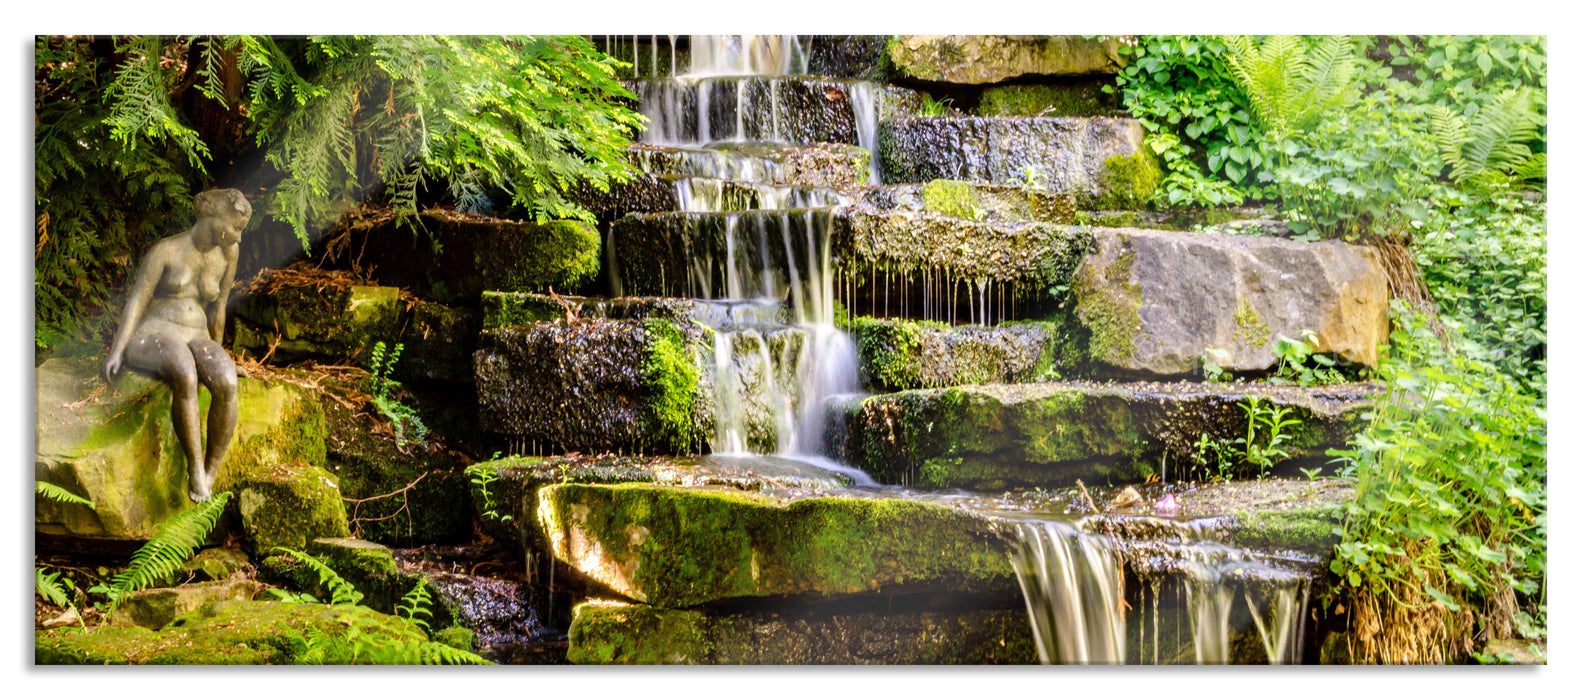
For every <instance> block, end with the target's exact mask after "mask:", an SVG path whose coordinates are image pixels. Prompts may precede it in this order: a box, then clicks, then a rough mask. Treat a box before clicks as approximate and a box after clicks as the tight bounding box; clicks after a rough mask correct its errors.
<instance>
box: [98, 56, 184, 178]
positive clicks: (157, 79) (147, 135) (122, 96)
mask: <svg viewBox="0 0 1582 700" xmlns="http://www.w3.org/2000/svg"><path fill="white" fill-rule="evenodd" d="M161 47H162V44H161V40H160V38H159V37H139V38H137V39H135V40H133V42H132V43H131V44H129V45H128V47H127V59H126V62H125V63H123V64H122V65H121V68H120V70H118V71H116V74H115V79H114V80H113V81H112V82H111V83H110V85H109V86H108V87H107V88H105V97H106V99H107V100H108V101H109V103H110V105H111V110H110V116H108V117H106V118H105V120H104V123H105V124H106V125H108V126H109V127H110V136H111V137H112V138H114V139H115V140H116V141H119V142H120V143H121V145H122V146H123V147H124V148H126V150H128V151H132V150H135V149H136V148H137V144H138V142H139V141H140V140H142V139H148V140H150V141H162V140H165V139H169V140H171V141H174V142H175V143H176V145H178V146H180V147H181V150H182V152H183V153H185V154H186V156H187V161H188V163H189V164H190V165H192V167H193V168H195V169H197V170H198V171H199V172H202V171H203V160H204V159H206V158H208V157H209V147H208V146H207V145H205V144H204V143H203V139H201V138H199V137H198V132H197V131H196V130H194V129H193V128H191V127H189V126H187V125H186V124H183V123H182V122H181V117H180V115H178V114H177V113H176V108H175V107H174V106H172V105H171V104H170V86H169V85H168V84H167V82H166V78H165V73H164V70H163V69H162V68H161V67H160V60H159V59H160V53H161Z"/></svg>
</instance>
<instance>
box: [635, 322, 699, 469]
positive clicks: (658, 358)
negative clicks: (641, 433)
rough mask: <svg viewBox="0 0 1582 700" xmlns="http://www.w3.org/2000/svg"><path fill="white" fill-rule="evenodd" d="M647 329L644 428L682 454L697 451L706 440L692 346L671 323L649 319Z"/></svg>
mask: <svg viewBox="0 0 1582 700" xmlns="http://www.w3.org/2000/svg"><path fill="white" fill-rule="evenodd" d="M643 330H644V331H645V332H646V333H647V334H648V337H649V339H650V344H649V353H648V357H647V358H646V359H645V360H644V362H643V386H644V387H646V388H647V389H648V393H649V402H650V412H649V414H648V415H647V416H646V417H645V419H644V420H645V423H646V425H645V426H644V428H645V430H646V431H647V433H648V434H649V435H652V436H654V437H655V438H656V439H657V440H658V441H659V443H660V444H661V445H666V446H669V448H670V449H673V450H676V451H677V452H678V453H680V454H685V453H687V452H690V451H692V450H694V449H696V448H697V447H698V446H700V445H701V444H702V443H703V441H704V440H705V439H706V438H705V436H704V435H703V434H702V431H701V430H699V429H698V428H697V424H696V421H695V420H694V419H693V415H694V413H695V411H696V410H697V401H698V366H697V362H696V359H695V358H694V356H693V350H692V348H691V344H690V343H689V342H688V340H687V338H686V335H685V334H684V333H682V331H681V329H680V328H678V327H677V326H676V324H675V323H673V322H671V321H666V320H662V319H648V320H646V321H643Z"/></svg>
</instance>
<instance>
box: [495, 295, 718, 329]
mask: <svg viewBox="0 0 1582 700" xmlns="http://www.w3.org/2000/svg"><path fill="white" fill-rule="evenodd" d="M699 306H700V303H699V302H698V301H696V300H692V299H675V298H669V297H620V298H617V299H605V298H602V297H579V296H558V297H552V296H550V295H548V294H533V293H531V292H484V293H483V327H484V329H486V330H493V329H496V328H504V327H506V326H528V325H532V324H535V323H545V322H553V321H562V320H565V319H566V315H567V314H571V315H572V316H573V317H575V318H607V319H618V320H627V321H642V320H645V319H649V318H659V319H665V320H669V321H675V322H688V321H691V320H692V319H693V318H694V317H695V316H696V315H697V314H698V312H699Z"/></svg>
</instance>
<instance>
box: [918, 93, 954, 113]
mask: <svg viewBox="0 0 1582 700" xmlns="http://www.w3.org/2000/svg"><path fill="white" fill-rule="evenodd" d="M955 111H956V110H955V109H953V108H952V107H951V106H950V98H949V97H946V98H944V99H941V100H936V99H934V96H933V95H930V94H928V93H926V92H925V93H923V106H922V107H921V108H919V109H918V112H917V113H918V114H921V115H922V116H925V117H948V116H950V115H951V114H952V113H953V112H955Z"/></svg>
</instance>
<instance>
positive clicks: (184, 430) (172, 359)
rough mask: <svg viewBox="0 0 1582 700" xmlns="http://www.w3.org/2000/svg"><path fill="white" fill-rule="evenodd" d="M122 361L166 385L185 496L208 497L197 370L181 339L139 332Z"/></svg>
mask: <svg viewBox="0 0 1582 700" xmlns="http://www.w3.org/2000/svg"><path fill="white" fill-rule="evenodd" d="M126 361H127V363H128V364H130V365H131V366H133V367H136V368H138V369H142V370H146V371H150V372H154V373H155V374H158V375H159V378H160V379H161V380H163V381H164V382H165V384H166V385H167V386H169V387H170V422H171V424H172V425H173V426H174V427H175V429H176V440H177V441H178V442H180V443H181V451H182V452H184V453H186V455H187V497H188V498H191V499H192V501H193V502H194V503H202V502H203V501H207V500H209V495H210V493H209V488H208V483H207V482H206V481H205V480H204V478H203V424H202V423H201V422H200V421H199V419H198V371H197V367H196V365H195V363H194V362H193V357H192V351H191V350H189V349H188V348H187V342H186V340H185V339H181V338H177V337H174V336H172V335H170V334H167V333H158V332H139V333H138V334H137V336H136V337H134V338H133V339H132V342H130V343H128V344H127V346H126Z"/></svg>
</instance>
